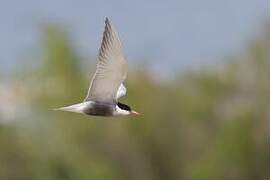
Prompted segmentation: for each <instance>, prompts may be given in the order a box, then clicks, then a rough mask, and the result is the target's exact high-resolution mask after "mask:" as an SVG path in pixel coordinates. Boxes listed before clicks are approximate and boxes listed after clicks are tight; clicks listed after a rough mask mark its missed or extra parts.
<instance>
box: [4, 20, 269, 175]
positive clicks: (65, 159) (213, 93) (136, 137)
mask: <svg viewBox="0 0 270 180" xmlns="http://www.w3.org/2000/svg"><path fill="white" fill-rule="evenodd" d="M43 34H44V36H43V39H42V49H43V54H42V57H43V64H42V65H41V66H40V67H39V68H38V69H35V70H31V72H29V71H28V72H27V71H26V72H25V73H24V74H23V75H22V76H21V78H20V80H19V81H20V82H22V83H21V84H20V86H23V88H19V89H24V90H25V89H26V90H25V91H26V92H25V93H24V94H23V95H24V96H25V97H26V99H27V100H28V101H29V102H28V103H29V109H30V110H29V112H28V113H27V115H24V116H22V115H21V114H16V118H15V120H14V122H11V123H10V124H7V123H4V124H1V125H0V179H3V180H4V179H7V180H69V179H70V180H71V179H72V180H73V179H76V180H89V179H100V180H102V179H117V180H118V179H134V180H135V179H136V180H137V179H149V180H150V179H153V180H154V179H155V180H158V179H187V180H216V179H224V180H234V179H237V180H240V179H243V180H251V179H252V180H253V179H254V180H255V179H256V180H257V179H262V180H267V179H269V177H270V171H269V167H270V121H269V118H270V111H269V110H270V109H269V102H270V83H269V77H270V61H269V58H270V54H269V52H270V51H269V49H270V30H269V28H266V31H265V33H264V34H263V35H262V36H261V37H259V38H258V39H256V40H254V41H253V42H251V43H250V45H249V46H248V47H247V49H246V52H245V53H243V54H242V55H239V56H237V57H234V58H233V61H230V62H228V63H227V65H225V66H224V67H222V68H219V69H217V70H201V71H199V72H188V73H185V74H181V76H180V77H179V78H176V79H175V80H172V81H168V82H157V81H156V78H153V77H152V76H151V75H149V74H148V73H147V71H143V70H141V71H140V70H137V71H135V70H132V69H130V74H129V77H128V80H127V82H126V85H127V87H128V94H127V96H126V97H124V98H122V99H121V101H123V102H124V103H127V104H130V105H132V107H133V108H134V109H135V110H138V111H139V112H140V113H141V114H142V116H140V117H136V118H135V117H125V118H115V119H112V118H101V117H90V116H83V115H80V114H72V113H65V112H54V111H51V109H52V108H55V107H59V106H63V105H69V104H73V103H77V102H79V101H80V100H82V99H83V98H84V95H85V94H86V92H87V88H88V83H89V80H90V77H91V75H92V73H93V72H92V73H91V74H88V75H84V74H87V73H88V72H86V73H84V72H83V71H82V70H81V68H80V56H79V55H78V54H76V52H75V50H74V48H73V47H72V46H71V42H70V41H69V39H68V36H67V34H66V33H65V32H64V31H63V30H61V28H58V27H55V26H50V25H48V26H46V27H45V28H44V33H43ZM92 62H94V60H93V61H92ZM93 64H94V63H93ZM89 69H93V68H91V67H89ZM144 70H147V68H144ZM19 95H21V94H20V93H19ZM3 118H4V117H1V116H0V120H1V119H3Z"/></svg>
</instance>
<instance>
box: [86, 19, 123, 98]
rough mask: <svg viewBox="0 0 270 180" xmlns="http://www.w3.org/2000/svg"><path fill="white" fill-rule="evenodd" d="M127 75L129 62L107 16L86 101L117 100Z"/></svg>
mask: <svg viewBox="0 0 270 180" xmlns="http://www.w3.org/2000/svg"><path fill="white" fill-rule="evenodd" d="M126 76H127V63H126V61H125V58H124V55H123V52H122V46H121V42H120V39H119V37H118V34H117V33H116V31H115V30H114V28H113V26H112V24H111V22H110V21H109V19H108V18H106V20H105V30H104V33H103V39H102V43H101V47H100V49H99V54H98V62H97V69H96V72H95V75H94V77H93V79H92V82H91V85H90V87H89V90H88V94H87V97H86V98H85V100H84V101H89V100H91V101H101V102H108V103H112V102H116V101H117V92H118V89H119V88H120V85H121V84H122V83H123V82H124V80H125V79H126ZM122 96H123V95H122Z"/></svg>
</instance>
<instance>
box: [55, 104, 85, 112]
mask: <svg viewBox="0 0 270 180" xmlns="http://www.w3.org/2000/svg"><path fill="white" fill-rule="evenodd" d="M84 108H85V103H79V104H73V105H70V106H65V107H60V108H55V109H53V110H55V111H69V112H76V113H83V109H84Z"/></svg>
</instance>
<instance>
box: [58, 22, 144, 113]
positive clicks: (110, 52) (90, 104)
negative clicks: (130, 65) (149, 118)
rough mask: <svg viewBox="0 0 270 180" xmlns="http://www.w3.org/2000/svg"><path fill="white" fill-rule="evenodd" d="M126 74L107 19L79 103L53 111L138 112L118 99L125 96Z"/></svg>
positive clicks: (118, 42)
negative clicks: (84, 93) (90, 77)
mask: <svg viewBox="0 0 270 180" xmlns="http://www.w3.org/2000/svg"><path fill="white" fill-rule="evenodd" d="M126 77H127V63H126V60H125V58H124V55H123V52H122V45H121V42H120V39H119V36H118V34H117V32H116V31H115V29H114V27H113V26H112V23H111V21H110V20H109V19H108V18H106V20H105V30H104V32H103V39H102V43H101V47H100V49H99V54H98V57H97V66H96V72H95V74H94V76H93V78H92V81H91V83H90V87H89V90H88V93H87V96H86V98H85V99H84V101H83V102H82V103H79V104H73V105H70V106H66V107H61V108H57V109H55V110H62V111H70V112H75V113H82V114H86V115H93V116H125V115H132V114H133V115H139V113H138V112H136V111H133V110H132V109H131V108H130V107H129V106H128V105H126V104H123V103H120V102H119V101H118V99H119V98H120V97H122V96H124V95H126V92H127V89H126V87H125V86H124V84H123V83H124V81H125V79H126Z"/></svg>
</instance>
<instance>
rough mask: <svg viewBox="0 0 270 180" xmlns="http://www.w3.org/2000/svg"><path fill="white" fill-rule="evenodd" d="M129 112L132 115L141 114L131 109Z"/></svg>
mask: <svg viewBox="0 0 270 180" xmlns="http://www.w3.org/2000/svg"><path fill="white" fill-rule="evenodd" d="M131 114H132V115H135V116H139V115H141V114H140V113H138V112H136V111H133V110H132V111H131Z"/></svg>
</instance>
